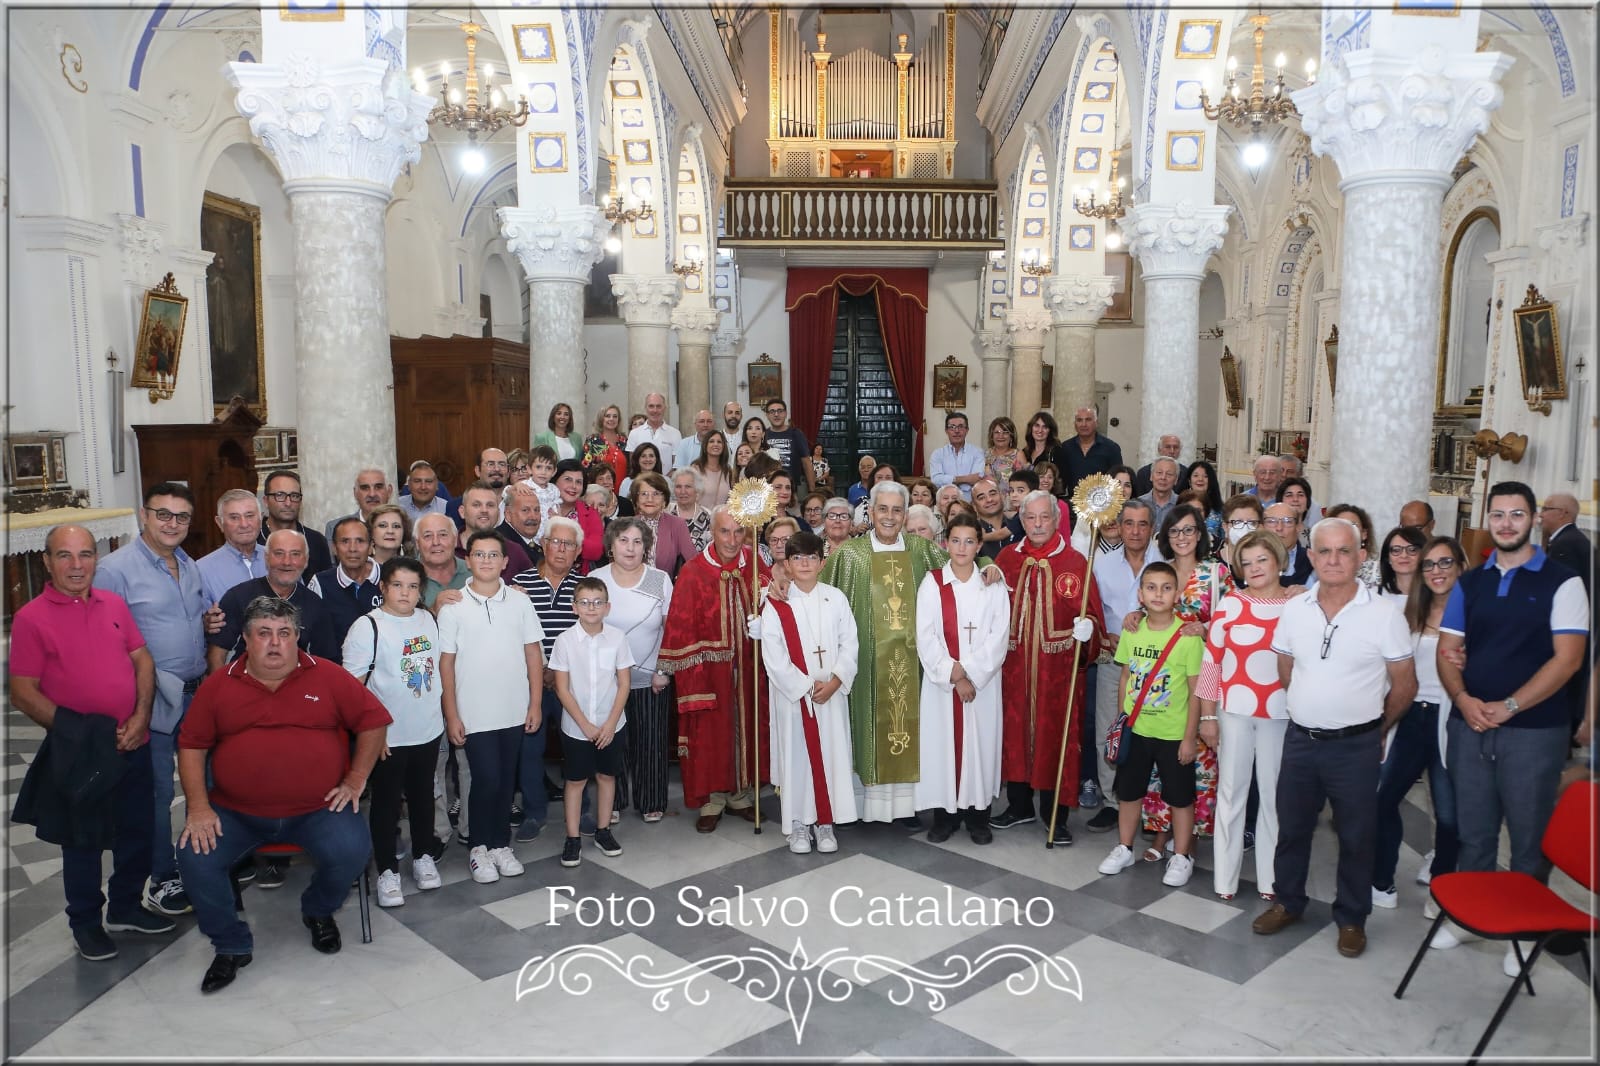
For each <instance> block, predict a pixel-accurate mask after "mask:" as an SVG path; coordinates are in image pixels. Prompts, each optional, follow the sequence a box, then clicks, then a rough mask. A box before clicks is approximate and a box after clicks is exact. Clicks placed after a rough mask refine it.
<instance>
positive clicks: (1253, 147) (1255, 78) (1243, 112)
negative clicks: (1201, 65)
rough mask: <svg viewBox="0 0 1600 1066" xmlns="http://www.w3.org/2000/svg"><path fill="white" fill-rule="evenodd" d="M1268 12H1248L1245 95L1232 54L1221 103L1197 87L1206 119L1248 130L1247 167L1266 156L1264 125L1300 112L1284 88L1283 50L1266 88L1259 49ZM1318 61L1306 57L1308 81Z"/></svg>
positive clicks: (1245, 154) (1314, 77)
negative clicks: (1251, 51) (1251, 50)
mask: <svg viewBox="0 0 1600 1066" xmlns="http://www.w3.org/2000/svg"><path fill="white" fill-rule="evenodd" d="M1271 21H1272V18H1271V16H1269V15H1265V14H1262V13H1261V12H1260V11H1257V12H1256V14H1254V15H1251V16H1250V18H1249V22H1250V24H1251V25H1253V26H1254V27H1255V32H1254V33H1253V34H1252V36H1253V37H1254V39H1255V50H1256V61H1255V65H1254V66H1253V67H1251V68H1250V91H1249V95H1248V96H1241V95H1240V91H1239V61H1238V60H1237V59H1235V58H1234V57H1233V56H1229V57H1228V86H1227V91H1226V92H1225V93H1224V95H1223V98H1222V102H1221V103H1219V104H1215V105H1214V104H1212V103H1211V99H1210V97H1208V96H1207V95H1206V91H1205V90H1204V89H1201V90H1200V107H1201V108H1202V109H1203V110H1204V111H1205V114H1206V118H1209V119H1211V120H1212V121H1217V120H1218V119H1223V120H1226V121H1228V122H1231V123H1233V124H1234V125H1235V126H1236V127H1238V128H1239V129H1240V130H1249V132H1250V140H1249V143H1248V144H1247V145H1246V146H1245V148H1244V152H1243V157H1244V162H1245V165H1246V166H1249V167H1252V168H1253V167H1257V166H1260V165H1261V163H1262V162H1263V161H1264V160H1265V159H1266V157H1267V147H1266V141H1265V139H1264V138H1263V136H1262V129H1263V127H1265V126H1267V125H1269V124H1271V123H1274V122H1282V121H1283V120H1284V119H1287V118H1290V117H1298V116H1299V114H1300V112H1299V111H1297V110H1296V109H1295V106H1294V101H1293V100H1291V99H1289V94H1288V93H1286V92H1285V91H1284V84H1283V67H1284V64H1285V63H1286V62H1287V59H1286V57H1285V56H1284V54H1283V53H1282V52H1279V53H1278V57H1277V62H1276V63H1275V64H1274V65H1275V66H1276V68H1277V75H1276V77H1275V78H1274V79H1273V83H1272V90H1271V92H1270V93H1269V92H1268V91H1267V75H1266V68H1265V66H1263V64H1262V62H1261V49H1262V46H1263V44H1264V43H1265V41H1266V39H1267V23H1269V22H1271ZM1316 70H1317V64H1316V61H1315V60H1312V59H1308V60H1306V78H1307V80H1308V81H1315V80H1316Z"/></svg>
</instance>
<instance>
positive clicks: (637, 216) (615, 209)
mask: <svg viewBox="0 0 1600 1066" xmlns="http://www.w3.org/2000/svg"><path fill="white" fill-rule="evenodd" d="M606 158H607V159H609V160H610V161H611V191H610V192H609V193H607V194H606V203H605V216H606V221H607V222H612V223H616V222H629V223H631V222H637V221H639V220H641V219H646V220H648V219H650V218H651V217H653V216H654V215H655V213H656V210H655V208H654V207H652V206H651V205H650V201H649V200H635V199H634V198H633V196H632V194H631V193H630V194H629V195H628V196H623V195H622V194H621V193H620V192H618V191H617V157H616V156H614V155H608V156H606Z"/></svg>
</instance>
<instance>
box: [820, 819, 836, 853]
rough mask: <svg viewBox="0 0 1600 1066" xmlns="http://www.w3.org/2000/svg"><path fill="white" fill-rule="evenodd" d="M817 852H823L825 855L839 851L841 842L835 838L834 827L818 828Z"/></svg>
mask: <svg viewBox="0 0 1600 1066" xmlns="http://www.w3.org/2000/svg"><path fill="white" fill-rule="evenodd" d="M817 850H818V851H820V852H822V853H823V854H824V855H827V854H829V853H830V852H835V851H838V850H839V842H838V841H837V840H835V839H834V836H833V826H831V825H819V826H817Z"/></svg>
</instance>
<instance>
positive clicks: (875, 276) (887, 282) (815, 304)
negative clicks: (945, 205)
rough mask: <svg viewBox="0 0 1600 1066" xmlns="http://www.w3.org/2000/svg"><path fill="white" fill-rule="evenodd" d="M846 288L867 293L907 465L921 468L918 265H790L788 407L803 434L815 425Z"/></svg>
mask: <svg viewBox="0 0 1600 1066" xmlns="http://www.w3.org/2000/svg"><path fill="white" fill-rule="evenodd" d="M840 289H843V290H844V291H845V292H847V293H849V294H850V295H851V296H864V295H866V294H867V293H869V292H870V293H872V294H873V296H874V298H875V299H876V300H877V304H878V324H879V327H880V328H881V329H882V330H883V345H884V349H885V351H886V353H887V354H888V358H889V370H890V373H891V374H892V375H893V376H894V384H895V388H896V389H897V390H898V391H899V393H900V403H901V406H903V407H904V408H905V412H906V420H907V421H908V422H910V423H911V432H912V437H913V440H912V449H911V455H912V460H911V473H914V474H920V473H922V445H921V439H922V432H923V427H922V415H923V406H922V393H923V375H924V373H925V369H924V367H925V364H926V356H927V345H928V272H927V271H926V270H922V269H899V270H886V269H869V270H859V269H854V270H852V269H843V268H834V267H798V268H795V269H792V270H790V271H789V287H788V293H787V296H786V298H785V300H784V306H785V309H786V310H788V312H789V380H790V382H791V389H792V392H793V395H792V396H791V397H790V408H791V412H790V413H791V414H792V415H793V418H794V423H795V425H797V426H799V427H800V430H801V431H802V432H803V433H805V435H806V436H807V438H809V439H810V440H813V441H814V440H816V438H817V431H818V429H820V428H821V426H822V407H823V403H824V401H825V400H826V399H827V396H828V371H829V370H830V369H831V367H832V366H833V333H834V324H835V321H836V319H837V318H838V311H839V290H840Z"/></svg>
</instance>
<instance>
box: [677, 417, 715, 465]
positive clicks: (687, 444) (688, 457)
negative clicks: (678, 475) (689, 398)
mask: <svg viewBox="0 0 1600 1066" xmlns="http://www.w3.org/2000/svg"><path fill="white" fill-rule="evenodd" d="M716 431H717V421H716V419H714V418H712V417H711V412H710V411H696V412H695V413H694V436H692V437H685V438H683V440H682V441H680V442H679V443H678V450H677V453H676V454H674V455H673V457H672V469H674V470H682V469H683V468H684V467H686V466H688V465H689V464H690V463H692V462H694V461H695V460H696V459H698V458H700V451H701V449H703V448H704V447H705V446H706V437H707V436H708V435H709V434H712V433H715V432H716Z"/></svg>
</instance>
